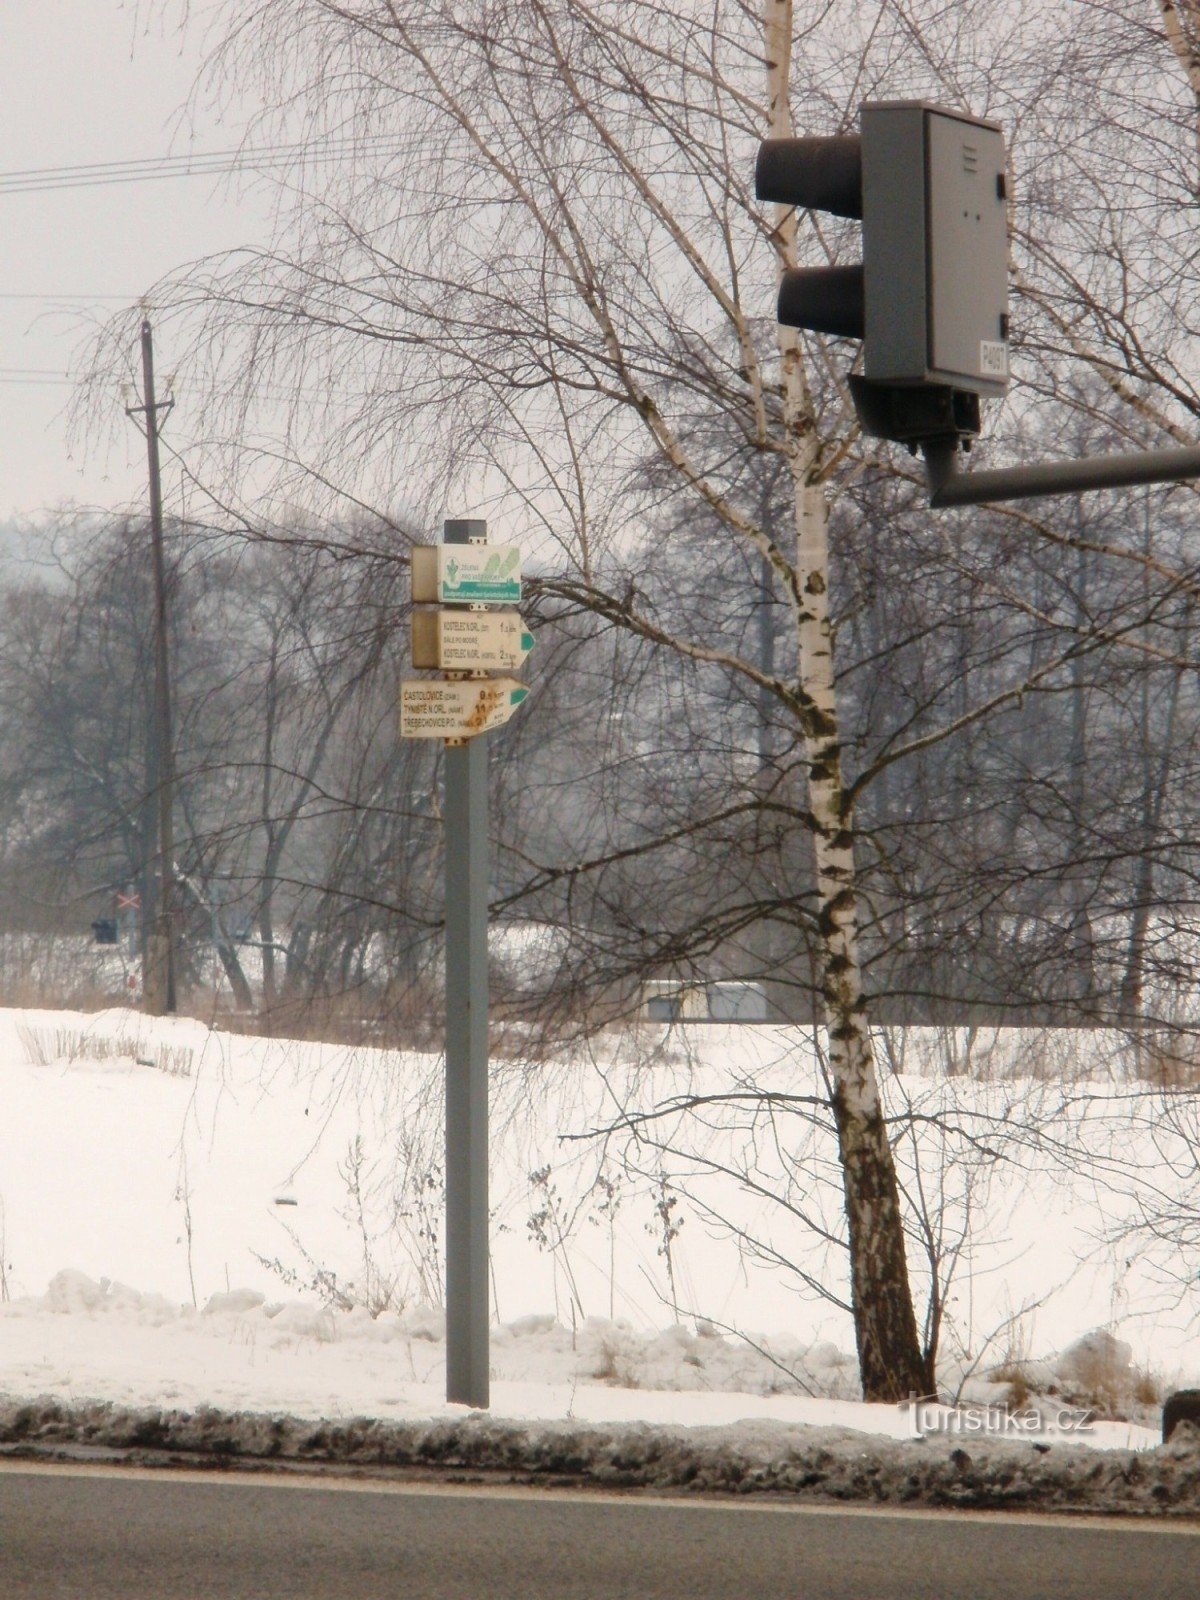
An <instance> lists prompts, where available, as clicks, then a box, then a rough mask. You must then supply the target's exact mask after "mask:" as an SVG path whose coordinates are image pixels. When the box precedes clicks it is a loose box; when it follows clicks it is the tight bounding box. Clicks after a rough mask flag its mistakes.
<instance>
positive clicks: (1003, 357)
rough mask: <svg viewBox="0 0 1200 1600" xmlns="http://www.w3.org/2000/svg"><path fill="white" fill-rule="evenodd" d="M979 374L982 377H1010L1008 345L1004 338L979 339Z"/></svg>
mask: <svg viewBox="0 0 1200 1600" xmlns="http://www.w3.org/2000/svg"><path fill="white" fill-rule="evenodd" d="M979 375H980V377H981V378H1007V377H1008V346H1007V345H1006V344H1005V343H1004V341H1003V340H1002V339H981V340H980V341H979Z"/></svg>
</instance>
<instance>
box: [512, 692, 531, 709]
mask: <svg viewBox="0 0 1200 1600" xmlns="http://www.w3.org/2000/svg"><path fill="white" fill-rule="evenodd" d="M528 693H529V690H528V689H510V690H509V691H508V703H509V705H510V706H519V705H520V704H521V701H522V700H524V698H525V696H526V695H527V694H528Z"/></svg>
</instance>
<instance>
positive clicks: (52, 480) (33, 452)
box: [0, 0, 264, 520]
mask: <svg viewBox="0 0 1200 1600" xmlns="http://www.w3.org/2000/svg"><path fill="white" fill-rule="evenodd" d="M173 9H174V8H172V7H164V6H161V5H155V6H153V7H152V6H150V5H148V4H146V0H142V4H141V5H140V6H139V5H137V4H135V3H134V0H4V10H3V22H2V24H0V44H2V49H0V128H2V129H3V139H2V141H0V206H2V207H3V226H2V227H0V344H2V347H0V437H2V439H3V451H2V454H0V463H2V471H0V520H3V519H7V518H9V517H10V516H12V515H14V514H17V515H34V514H36V513H37V512H38V511H39V510H41V509H42V508H46V507H52V506H55V505H58V504H60V503H62V502H64V501H75V502H78V503H81V504H85V505H99V506H112V507H115V506H123V505H128V504H131V503H137V502H138V499H139V496H144V493H145V445H144V444H143V442H142V440H141V438H140V436H139V435H138V434H137V433H136V431H135V429H134V426H133V424H132V423H131V422H127V421H124V419H123V418H122V420H121V427H120V429H119V430H118V431H117V433H116V436H115V437H116V443H115V444H112V445H109V446H108V447H105V446H103V445H100V444H92V445H88V444H76V445H75V446H74V447H73V448H69V447H68V440H67V426H66V419H65V416H64V415H63V413H64V411H65V408H66V406H67V404H68V402H69V399H70V395H71V390H70V386H69V384H68V383H67V382H66V381H65V375H66V374H67V372H68V370H69V365H70V361H71V356H72V352H73V351H74V350H75V349H76V348H77V347H78V346H79V344H80V342H81V338H82V337H83V334H84V332H85V329H84V327H83V325H82V321H81V319H82V318H84V317H86V316H89V315H95V314H101V313H103V312H105V311H111V310H116V309H119V307H120V306H121V304H122V303H124V304H133V303H135V302H136V301H137V300H138V299H139V297H140V296H141V295H142V293H143V292H144V290H145V289H146V288H147V286H148V285H150V284H151V283H152V282H153V281H154V280H155V279H156V278H157V277H158V276H160V275H161V274H162V273H164V272H166V271H167V270H169V269H170V268H172V267H175V266H178V265H179V264H181V263H182V262H185V261H188V260H191V259H193V258H194V257H197V256H200V255H203V254H206V253H207V252H209V251H211V250H214V249H221V248H225V247H227V246H230V245H235V244H239V243H242V242H247V241H249V240H251V239H256V238H261V237H262V234H263V232H264V222H263V219H262V216H261V214H260V208H259V207H256V206H255V205H254V204H253V203H252V202H243V203H242V204H240V205H239V203H238V202H237V200H236V197H235V196H234V195H233V194H231V192H230V189H229V180H228V179H219V178H212V177H182V178H171V179H166V180H163V179H159V180H156V181H148V182H147V181H142V182H133V183H124V182H123V183H110V184H106V185H102V186H94V185H92V186H87V187H79V188H67V189H57V190H54V189H50V190H47V189H45V188H44V187H42V181H41V180H39V188H38V190H37V192H24V193H13V192H11V190H10V191H9V192H4V189H5V182H4V180H5V179H6V178H7V175H9V174H11V173H14V172H18V171H25V170H28V169H31V168H61V167H67V166H77V165H82V164H85V163H97V162H106V161H130V160H143V159H146V158H153V157H159V156H164V155H175V154H182V153H186V152H187V151H188V150H189V149H192V150H194V151H198V152H205V151H211V150H223V149H227V148H229V147H230V146H231V145H232V144H235V143H236V142H237V139H238V136H239V134H240V131H241V130H240V127H239V126H237V125H236V124H235V125H233V126H228V125H227V126H224V127H223V126H221V125H219V124H218V123H217V122H216V121H215V119H213V118H211V117H210V118H209V119H208V121H207V122H206V123H202V124H201V125H199V126H188V125H186V124H183V123H181V121H180V119H179V116H178V113H179V110H180V108H181V106H182V105H183V102H184V101H185V99H186V97H187V95H188V91H189V88H190V87H191V84H192V81H193V79H194V77H195V74H196V71H197V67H198V64H199V54H200V45H199V41H198V40H189V41H187V42H186V45H185V44H184V43H183V42H181V40H180V38H179V36H178V35H177V34H176V33H175V32H174V31H173V30H170V29H169V26H168V24H167V23H165V22H164V21H163V20H162V17H161V13H162V12H163V11H164V10H173ZM149 12H154V13H156V15H152V16H151V15H147V13H149ZM156 354H157V366H158V369H159V370H160V371H161V372H164V373H166V372H169V371H170V370H171V369H172V359H171V351H170V349H169V348H165V347H161V346H160V347H159V348H158V349H157V352H156ZM181 376H183V377H185V376H186V375H181ZM123 405H124V398H123V396H122V394H121V391H120V388H119V385H118V383H117V381H116V380H115V378H114V384H113V389H112V398H111V407H112V410H113V412H114V414H115V415H116V416H117V417H119V418H120V417H122V407H123ZM186 405H187V390H186V382H182V383H181V387H180V394H179V404H178V407H177V411H176V413H175V416H174V417H173V418H172V421H171V423H170V424H169V425H170V426H174V427H176V428H178V429H180V430H182V431H183V432H185V433H186V427H187V416H186ZM101 420H103V419H101ZM173 492H175V493H176V494H177V490H174V491H173V486H172V485H171V484H170V483H168V484H167V485H166V486H165V494H166V498H167V500H168V503H170V500H171V495H172V493H173Z"/></svg>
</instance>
